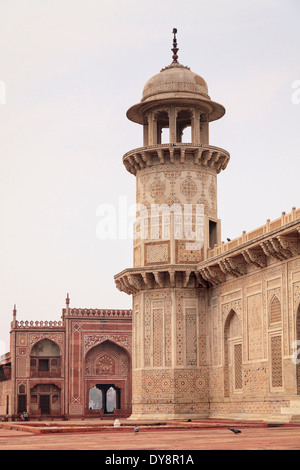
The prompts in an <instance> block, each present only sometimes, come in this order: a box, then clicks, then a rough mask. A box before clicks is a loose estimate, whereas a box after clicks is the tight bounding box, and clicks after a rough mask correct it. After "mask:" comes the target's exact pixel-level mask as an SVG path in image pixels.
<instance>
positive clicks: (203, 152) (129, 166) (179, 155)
mask: <svg viewBox="0 0 300 470" xmlns="http://www.w3.org/2000/svg"><path fill="white" fill-rule="evenodd" d="M229 160H230V155H229V153H228V152H227V151H226V150H223V149H221V148H219V147H212V146H211V145H205V144H181V143H180V144H159V145H151V146H149V147H141V148H138V149H134V150H131V151H129V152H127V153H125V155H124V156H123V163H124V165H125V167H126V170H127V171H129V173H132V174H133V175H136V173H137V171H139V170H143V169H144V168H148V167H151V166H153V165H164V164H166V163H179V164H180V163H186V162H191V161H192V163H193V164H194V165H199V166H200V167H206V168H212V169H213V170H215V171H216V172H217V173H220V171H221V170H225V168H226V167H227V165H228V162H229Z"/></svg>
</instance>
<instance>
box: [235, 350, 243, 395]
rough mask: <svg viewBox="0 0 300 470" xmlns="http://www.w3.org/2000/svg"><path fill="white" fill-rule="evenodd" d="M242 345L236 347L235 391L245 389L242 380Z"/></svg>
mask: <svg viewBox="0 0 300 470" xmlns="http://www.w3.org/2000/svg"><path fill="white" fill-rule="evenodd" d="M242 377H243V376H242V345H241V344H235V345H234V380H235V389H236V390H239V389H242V388H243V381H242V380H243V379H242Z"/></svg>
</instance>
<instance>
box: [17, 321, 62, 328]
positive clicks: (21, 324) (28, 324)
mask: <svg viewBox="0 0 300 470" xmlns="http://www.w3.org/2000/svg"><path fill="white" fill-rule="evenodd" d="M62 327H64V325H63V322H61V321H27V320H26V321H23V320H21V321H16V322H15V326H14V328H15V329H23V328H62Z"/></svg>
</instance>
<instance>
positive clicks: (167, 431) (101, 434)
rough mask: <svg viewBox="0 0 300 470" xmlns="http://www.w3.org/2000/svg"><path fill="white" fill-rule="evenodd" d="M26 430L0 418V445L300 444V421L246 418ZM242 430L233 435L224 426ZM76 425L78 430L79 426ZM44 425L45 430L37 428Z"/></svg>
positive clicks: (202, 447)
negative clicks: (254, 421) (280, 422)
mask: <svg viewBox="0 0 300 470" xmlns="http://www.w3.org/2000/svg"><path fill="white" fill-rule="evenodd" d="M32 424H35V425H36V431H34V432H32V431H29V430H27V431H24V430H23V429H25V427H24V426H22V424H21V423H2V424H1V423H0V426H1V427H0V450H107V451H116V450H120V451H122V450H141V451H142V450H157V451H159V450H164V451H165V450H173V451H183V450H193V451H194V450H300V426H296V425H295V426H292V425H283V426H268V425H266V424H259V423H257V424H249V423H248V424H245V423H208V425H206V424H205V423H188V424H187V423H182V425H181V424H180V423H173V424H171V423H170V425H169V424H168V425H166V426H165V425H161V426H153V425H148V426H143V424H140V425H139V426H140V432H139V433H138V434H137V435H135V433H134V431H133V426H132V425H131V426H127V425H126V424H124V425H122V426H121V427H120V428H113V426H112V425H111V424H110V426H105V425H104V426H102V428H101V430H100V428H99V424H98V430H89V424H90V423H83V422H80V423H71V424H70V423H68V425H67V426H68V427H67V428H64V424H63V423H53V422H52V423H45V422H44V423H43V424H42V427H41V428H40V429H38V428H39V425H37V424H36V423H30V424H29V425H30V426H32ZM122 424H123V423H122ZM230 425H232V426H234V427H236V428H239V429H241V430H242V432H241V434H238V435H235V434H233V433H232V432H231V431H230V430H228V428H227V426H230ZM80 428H81V429H82V430H80ZM41 430H43V432H40V431H41Z"/></svg>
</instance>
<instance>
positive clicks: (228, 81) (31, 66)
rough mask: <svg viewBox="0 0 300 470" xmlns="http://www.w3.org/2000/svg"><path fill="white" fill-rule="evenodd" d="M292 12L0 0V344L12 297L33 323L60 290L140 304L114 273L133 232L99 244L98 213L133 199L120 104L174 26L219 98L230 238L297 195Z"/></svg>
mask: <svg viewBox="0 0 300 470" xmlns="http://www.w3.org/2000/svg"><path fill="white" fill-rule="evenodd" d="M299 24H300V2H299V0H243V1H238V0H226V1H225V0H185V1H182V0H181V1H178V0H159V1H158V0H149V1H147V2H146V1H145V0H107V1H106V0H35V1H34V0H26V1H24V0H22V1H21V0H10V1H5V0H0V216H1V230H0V250H1V251H0V302H1V306H0V308H1V317H0V354H2V353H4V352H6V351H8V350H9V344H8V338H9V329H10V322H11V320H12V309H13V305H14V304H15V303H16V304H17V310H18V314H17V318H18V319H19V320H34V321H36V320H59V319H60V317H61V309H62V308H63V307H64V305H65V298H66V294H67V292H69V293H70V298H71V307H78V308H79V307H82V308H83V307H86V308H124V309H126V308H131V298H130V297H129V296H127V295H126V294H124V293H121V292H119V291H118V290H117V289H116V287H115V284H114V275H115V274H117V273H118V272H120V271H122V270H123V269H125V268H127V267H132V264H133V263H132V240H131V239H130V238H129V237H124V236H123V238H122V239H120V237H116V239H115V240H108V241H103V240H100V239H99V237H97V226H98V224H99V220H100V219H99V215H97V211H98V210H99V206H100V207H101V205H102V204H111V205H113V207H115V208H116V211H117V213H119V212H118V211H119V208H120V207H121V212H122V214H123V215H124V212H126V207H125V206H124V201H125V203H126V204H127V206H128V208H130V206H131V205H132V204H134V202H135V178H134V176H132V175H130V174H129V173H128V172H127V171H126V170H125V167H124V166H123V164H122V156H123V154H124V153H126V152H127V151H129V150H131V149H133V148H136V147H140V146H141V145H142V128H141V126H139V125H138V124H134V123H132V122H130V121H128V120H127V118H126V111H127V109H128V108H129V107H130V106H132V105H133V104H136V103H138V102H139V101H140V99H141V96H142V90H143V87H144V84H145V83H146V81H147V80H148V79H149V78H150V77H152V76H153V75H155V74H156V73H158V72H159V71H160V69H161V68H162V67H165V66H166V65H169V64H170V62H171V60H172V59H171V56H172V52H171V47H172V29H173V27H176V28H177V29H178V35H177V39H178V46H179V62H180V63H182V64H183V65H187V66H189V67H190V68H191V70H192V71H193V72H196V73H198V74H200V75H201V76H202V77H203V78H204V79H205V80H206V82H207V83H208V88H209V94H210V96H211V98H212V99H213V100H214V101H217V102H219V103H222V104H223V105H224V106H225V108H226V115H225V116H224V118H222V119H220V120H219V121H217V122H214V123H212V124H211V127H210V143H211V145H216V146H220V147H222V148H224V149H226V150H228V151H229V152H230V154H231V160H230V163H229V165H228V167H227V169H226V171H224V172H223V173H222V174H220V175H219V176H218V207H219V214H218V215H219V217H220V218H221V220H222V239H223V240H226V238H227V237H229V238H235V237H237V236H239V235H240V234H241V233H242V231H243V230H247V231H249V230H252V229H255V228H256V227H259V226H261V225H263V224H264V223H265V221H266V219H268V218H270V219H276V218H278V217H280V215H281V212H282V211H286V212H290V210H291V208H292V207H293V206H297V207H299V205H300V189H299V170H300V163H299V157H300V150H299V149H300V132H299V124H300V93H297V90H298V88H297V87H299V88H300V86H299V85H300V28H299ZM297 81H299V83H298V84H297ZM293 87H294V88H293ZM295 87H296V88H295ZM3 89H4V91H5V96H4V94H3ZM1 90H2V91H1ZM120 197H121V199H120ZM122 204H123V205H122ZM98 214H99V212H98ZM131 219H132V218H131V217H129V218H128V220H129V222H130V221H131Z"/></svg>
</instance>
